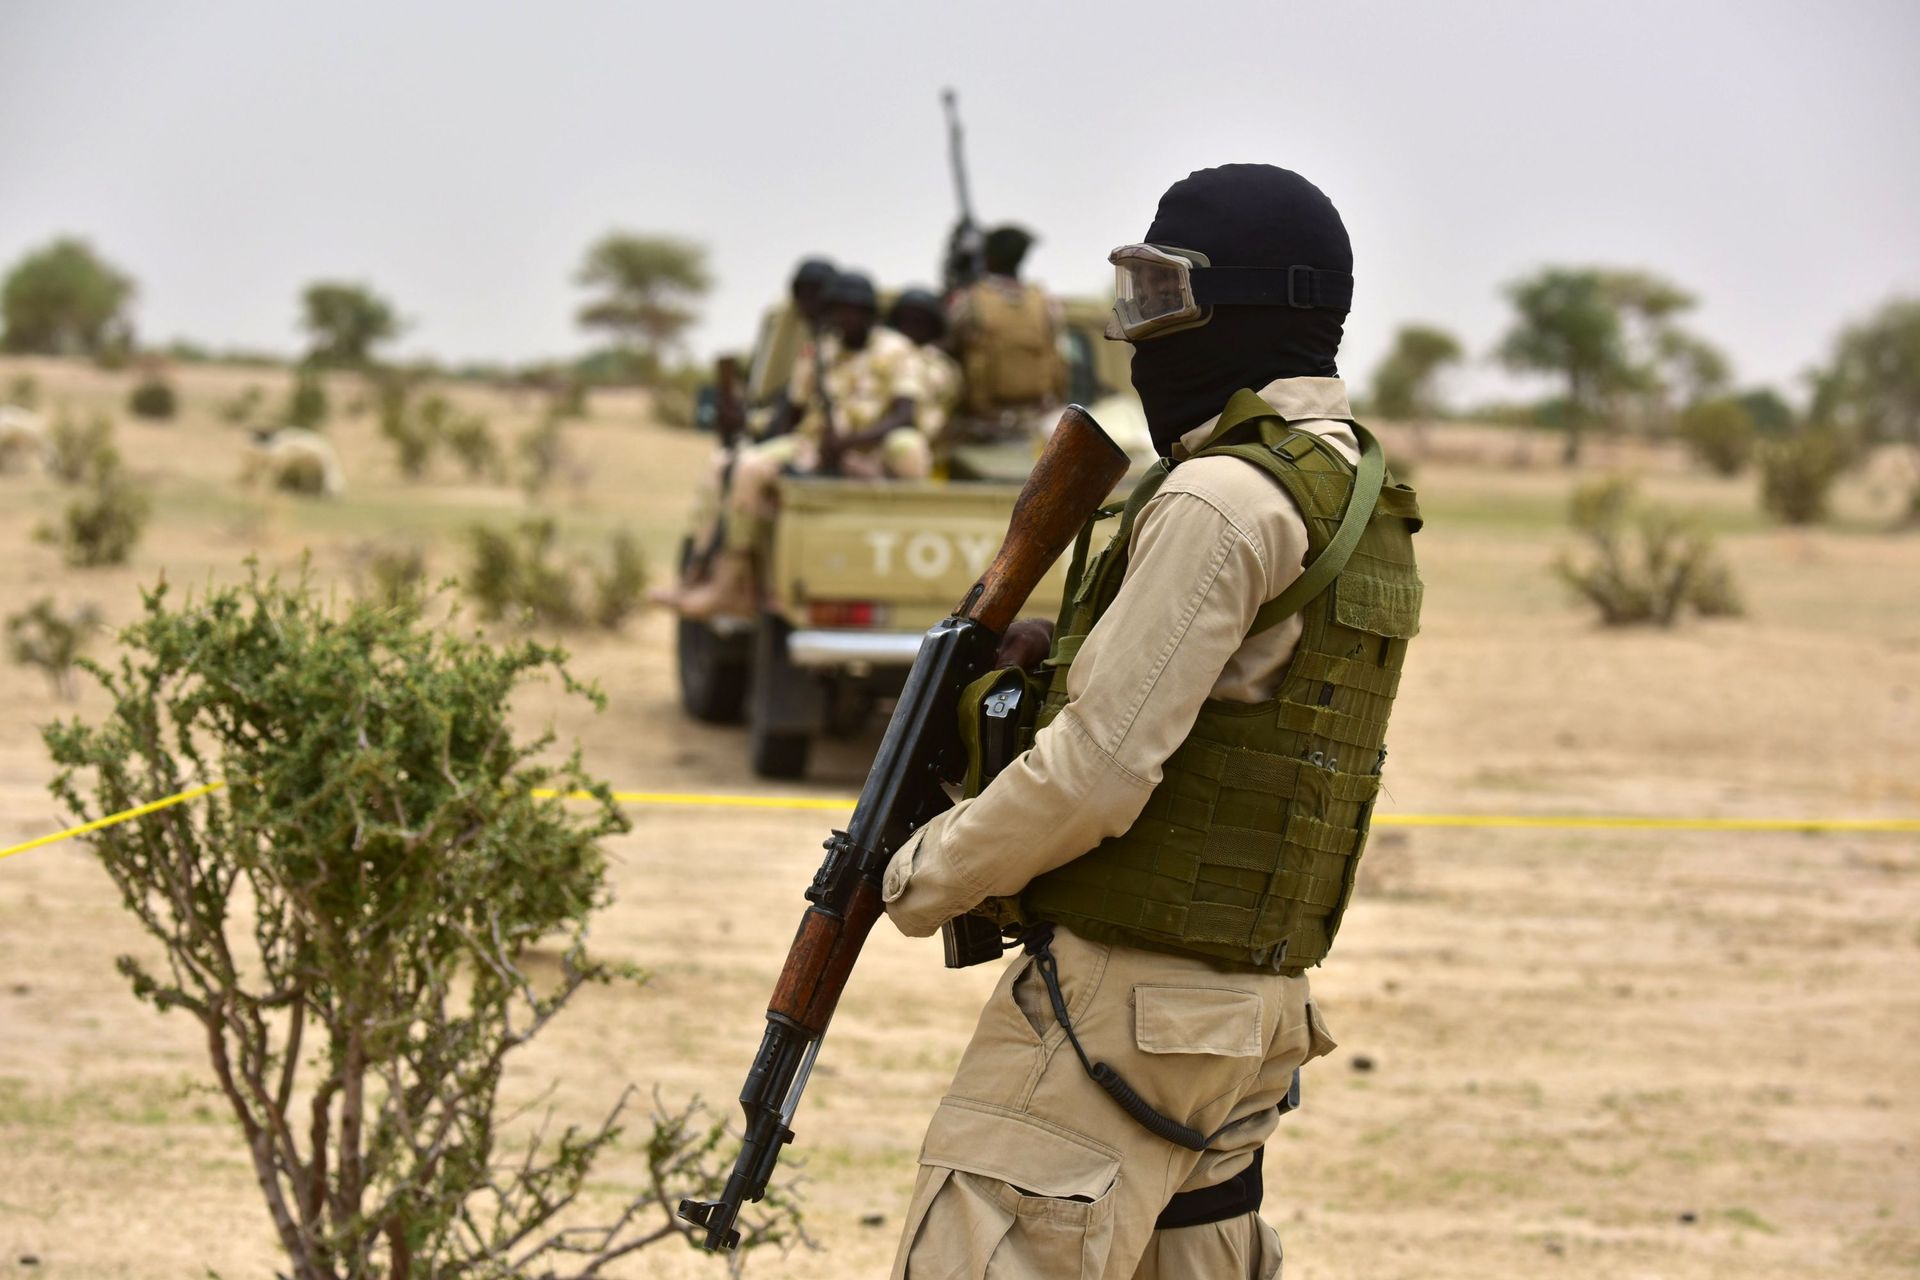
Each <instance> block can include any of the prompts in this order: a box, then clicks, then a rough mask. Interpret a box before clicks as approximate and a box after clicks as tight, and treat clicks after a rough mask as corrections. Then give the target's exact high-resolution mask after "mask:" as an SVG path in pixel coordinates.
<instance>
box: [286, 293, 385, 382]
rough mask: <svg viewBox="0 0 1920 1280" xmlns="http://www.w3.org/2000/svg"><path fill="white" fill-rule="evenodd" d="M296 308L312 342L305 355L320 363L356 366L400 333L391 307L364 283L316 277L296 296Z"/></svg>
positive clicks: (364, 362) (369, 358) (360, 364)
mask: <svg viewBox="0 0 1920 1280" xmlns="http://www.w3.org/2000/svg"><path fill="white" fill-rule="evenodd" d="M300 310H301V319H300V323H301V325H302V327H304V328H305V329H306V331H307V334H308V335H309V337H310V339H311V341H312V346H311V348H310V351H309V355H308V358H309V359H311V360H313V361H315V362H316V363H320V364H330V365H341V366H344V367H347V368H358V367H360V366H362V365H364V364H366V363H367V362H368V361H369V360H371V359H372V358H373V349H374V348H375V347H377V346H379V345H380V344H381V343H383V342H388V341H391V340H392V339H393V338H394V337H395V335H397V334H398V333H399V332H400V321H399V318H398V317H397V316H395V315H394V313H393V308H392V306H390V305H389V304H388V303H387V300H386V299H385V298H382V297H381V296H380V295H379V294H377V293H375V292H374V291H373V290H371V289H369V288H367V287H366V286H365V285H359V284H343V283H341V282H339V281H333V280H316V281H315V282H314V283H312V284H310V285H308V286H307V288H306V292H304V293H302V294H301V295H300Z"/></svg>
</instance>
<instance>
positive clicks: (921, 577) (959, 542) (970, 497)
mask: <svg viewBox="0 0 1920 1280" xmlns="http://www.w3.org/2000/svg"><path fill="white" fill-rule="evenodd" d="M1018 493H1019V488H1018V487H1017V486H1015V485H1010V484H1009V485H1002V484H975V483H943V482H939V481H916V482H903V481H887V482H884V483H882V482H874V481H858V480H826V479H818V478H813V477H794V478H790V479H788V480H785V481H782V482H781V486H780V501H781V511H780V519H779V522H778V526H777V532H776V535H775V543H774V556H773V574H772V580H771V585H772V587H773V590H774V594H775V597H776V599H777V601H778V604H779V608H780V610H781V612H782V613H783V614H784V615H785V616H786V617H787V619H788V620H789V621H790V622H792V623H793V624H794V625H796V626H808V625H816V626H819V625H826V626H839V627H843V628H844V627H872V628H875V629H880V630H888V631H921V630H924V629H925V628H927V627H929V626H932V625H933V624H934V623H935V622H937V621H938V620H940V619H941V618H944V617H946V616H947V614H949V613H951V612H952V611H953V609H954V607H955V606H956V605H958V604H959V603H960V598H961V597H962V596H963V595H965V594H966V591H967V588H969V587H971V586H972V585H973V583H974V580H975V579H977V578H978V577H979V576H980V574H981V572H982V571H983V570H984V569H985V568H986V567H987V564H988V562H989V561H990V560H992V559H993V554H994V552H996V551H998V550H999V549H1000V540H1001V539H1002V538H1004V537H1005V536H1006V532H1007V520H1008V518H1009V517H1010V516H1011V515H1012V513H1013V501H1014V498H1015V497H1016V496H1017V495H1018ZM1066 559H1067V557H1065V556H1062V557H1061V559H1060V561H1059V562H1057V563H1056V564H1055V565H1054V566H1053V568H1052V569H1051V570H1049V571H1048V574H1047V576H1046V577H1045V578H1044V579H1042V580H1041V583H1040V585H1039V586H1038V587H1037V588H1035V590H1034V593H1033V596H1032V597H1031V599H1030V600H1029V602H1028V605H1027V608H1026V609H1024V610H1023V611H1022V612H1023V613H1025V614H1029V615H1036V616H1042V617H1048V618H1051V617H1052V616H1053V615H1054V614H1055V613H1056V612H1057V611H1058V610H1059V607H1060V592H1061V583H1062V582H1063V580H1064V579H1065V577H1066ZM862 605H867V606H872V607H871V609H870V610H866V611H861V610H860V608H859V606H862Z"/></svg>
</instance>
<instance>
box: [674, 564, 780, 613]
mask: <svg viewBox="0 0 1920 1280" xmlns="http://www.w3.org/2000/svg"><path fill="white" fill-rule="evenodd" d="M759 604H760V596H759V592H758V590H757V589H756V587H755V584H754V572H753V557H752V556H750V555H748V554H747V553H746V552H744V551H722V552H721V553H720V554H719V555H717V556H715V557H714V560H713V571H712V572H711V573H710V574H709V575H708V576H707V579H706V581H704V582H699V583H695V584H694V585H693V586H691V587H687V588H686V589H684V590H682V591H680V592H678V593H676V595H675V598H674V600H673V601H672V604H671V606H670V607H672V608H673V609H674V610H676V611H677V612H678V613H679V614H680V616H681V617H683V618H751V617H753V616H754V614H755V612H756V611H757V610H758V608H759Z"/></svg>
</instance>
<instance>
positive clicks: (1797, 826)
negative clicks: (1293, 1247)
mask: <svg viewBox="0 0 1920 1280" xmlns="http://www.w3.org/2000/svg"><path fill="white" fill-rule="evenodd" d="M225 785H226V784H225V783H223V782H209V783H207V784H206V785H205V786H200V787H193V788H191V789H189V790H186V791H182V792H179V793H178V794H175V795H170V796H165V797H163V798H161V799H159V800H154V801H151V802H149V803H147V804H143V805H139V806H136V807H135V808H132V809H127V810H125V811H123V812H121V813H111V814H108V815H107V816H106V817H104V818H95V819H94V820H93V821H92V822H86V823H82V824H81V825H79V826H77V827H68V828H67V829H66V830H65V831H55V832H53V833H51V834H49V835H44V836H37V837H35V838H34V839H32V840H29V841H27V842H26V843H25V844H16V845H14V846H12V847H11V848H7V849H0V858H11V857H12V856H13V855H14V854H16V853H25V852H26V851H27V850H29V849H38V848H40V847H41V846H42V845H49V844H56V843H58V842H59V841H62V840H66V839H70V838H72V837H73V836H84V835H86V834H87V833H88V832H92V831H98V830H100V829H101V828H103V827H111V826H114V825H115V824H117V823H121V822H127V821H130V820H132V819H134V818H140V817H145V816H146V815H147V814H149V813H157V812H159V811H160V810H162V809H166V808H171V807H172V806H173V805H176V804H185V803H186V802H187V801H189V800H198V799H199V798H200V797H201V796H204V795H207V794H209V793H211V792H214V791H218V790H219V789H220V788H221V787H223V786H225ZM533 794H534V795H536V796H538V797H540V798H541V799H543V800H545V799H551V798H553V797H555V796H558V795H559V794H560V793H559V792H558V791H554V790H551V789H548V788H541V789H538V790H536V791H535V792H534V793H533ZM595 798H596V797H595V796H594V794H593V793H592V792H591V791H570V792H568V793H567V794H566V799H568V800H592V799H595ZM613 799H614V802H615V803H616V804H630V805H648V806H667V805H673V806H679V807H682V808H699V809H810V810H817V811H821V812H834V813H845V812H847V811H849V810H850V809H852V808H853V803H854V801H853V797H852V796H742V795H726V794H709V793H705V792H698V791H615V792H614V793H613ZM1373 825H1374V826H1376V827H1480V828H1489V827H1506V828H1534V829H1543V828H1557V829H1560V830H1574V831H1801V832H1807V833H1819V832H1839V831H1852V832H1882V833H1885V832H1907V831H1911V832H1920V818H1635V817H1625V816H1606V815H1600V816H1595V815H1586V814H1496V813H1400V814H1391V813H1389V814H1380V815H1378V816H1376V817H1375V818H1374V820H1373Z"/></svg>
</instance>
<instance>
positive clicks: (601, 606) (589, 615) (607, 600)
mask: <svg viewBox="0 0 1920 1280" xmlns="http://www.w3.org/2000/svg"><path fill="white" fill-rule="evenodd" d="M469 540H470V543H471V549H472V555H473V559H472V564H471V567H470V568H469V569H468V571H467V574H466V576H465V577H464V579H462V586H463V587H464V589H465V590H466V593H467V594H468V595H469V596H471V597H472V598H473V600H474V603H475V605H476V606H477V608H478V609H479V612H480V616H481V617H483V618H485V619H486V620H488V621H489V622H498V621H502V620H505V621H512V622H517V623H520V624H522V625H526V626H539V627H553V628H568V627H580V626H585V625H588V624H592V625H594V626H598V627H602V628H604V629H606V630H609V631H615V630H618V629H619V627H620V624H621V623H622V622H624V621H625V620H626V619H627V617H629V616H630V615H631V614H632V613H633V612H634V611H635V610H637V609H639V608H641V607H642V606H643V604H644V593H645V591H646V587H647V566H646V558H645V556H644V555H643V554H642V552H641V550H640V544H639V542H638V541H637V540H636V539H635V538H634V537H633V536H632V535H631V534H629V533H627V532H626V531H624V530H622V531H621V532H619V533H616V534H615V535H614V537H613V541H612V544H611V546H610V548H609V555H608V560H607V564H606V567H605V568H600V567H597V566H595V565H594V564H592V563H591V562H589V561H588V560H586V559H585V558H584V557H579V556H576V557H573V558H572V559H570V560H567V561H561V560H559V559H558V558H557V557H556V555H555V547H556V543H557V541H558V530H557V529H556V527H555V525H554V522H553V521H552V520H550V519H545V518H542V519H537V520H527V521H524V522H522V523H521V524H520V525H518V526H517V527H516V528H514V529H512V530H511V531H503V530H500V529H494V528H490V527H488V526H486V525H476V526H474V527H473V529H472V530H471V532H470V534H469Z"/></svg>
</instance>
